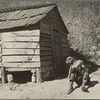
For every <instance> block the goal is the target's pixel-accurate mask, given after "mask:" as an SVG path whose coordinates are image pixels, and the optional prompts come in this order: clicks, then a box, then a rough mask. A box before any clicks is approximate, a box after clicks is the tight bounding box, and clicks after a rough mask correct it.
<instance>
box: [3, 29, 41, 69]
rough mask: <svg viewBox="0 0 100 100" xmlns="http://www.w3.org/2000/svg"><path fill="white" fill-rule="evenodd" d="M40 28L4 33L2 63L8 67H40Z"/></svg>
mask: <svg viewBox="0 0 100 100" xmlns="http://www.w3.org/2000/svg"><path fill="white" fill-rule="evenodd" d="M39 41H40V30H26V31H15V32H6V33H2V64H3V67H6V68H8V67H9V68H11V67H12V68H14V67H15V68H19V67H23V68H33V67H35V68H36V67H40V66H41V63H40V43H39Z"/></svg>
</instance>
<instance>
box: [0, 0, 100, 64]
mask: <svg viewBox="0 0 100 100" xmlns="http://www.w3.org/2000/svg"><path fill="white" fill-rule="evenodd" d="M47 3H56V4H57V5H58V9H59V11H60V13H61V16H62V18H63V20H64V22H65V24H66V26H67V29H68V31H69V33H70V34H69V36H68V40H69V44H70V47H71V48H73V49H74V50H76V49H77V50H78V52H79V53H82V54H84V55H85V56H86V57H88V58H89V60H90V61H93V62H94V63H96V64H98V65H100V61H99V58H100V50H99V49H100V46H99V45H100V40H99V39H100V35H99V34H100V28H99V27H100V18H99V10H100V2H99V1H91V2H89V1H77V2H76V1H74V2H68V1H55V2H51V1H50V0H49V1H42V2H40V1H38V2H37V1H32V0H29V1H18V0H16V1H0V11H3V10H4V9H9V8H11V7H14V8H19V7H20V6H33V5H37V4H47Z"/></svg>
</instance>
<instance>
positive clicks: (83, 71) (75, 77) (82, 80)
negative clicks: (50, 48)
mask: <svg viewBox="0 0 100 100" xmlns="http://www.w3.org/2000/svg"><path fill="white" fill-rule="evenodd" d="M66 64H69V65H70V69H69V74H68V78H69V84H70V85H69V90H68V94H70V93H71V92H72V91H73V83H74V82H76V83H77V84H78V86H81V85H82V87H81V89H82V91H84V92H85V91H86V88H85V85H89V83H90V77H89V68H87V67H86V66H84V64H83V61H82V60H75V59H74V58H72V57H70V56H69V57H68V58H67V59H66Z"/></svg>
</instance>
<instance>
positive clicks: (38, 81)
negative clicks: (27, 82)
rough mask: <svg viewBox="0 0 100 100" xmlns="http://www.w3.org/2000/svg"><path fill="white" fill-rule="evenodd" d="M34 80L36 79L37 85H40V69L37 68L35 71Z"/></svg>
mask: <svg viewBox="0 0 100 100" xmlns="http://www.w3.org/2000/svg"><path fill="white" fill-rule="evenodd" d="M36 78H37V83H41V82H42V81H43V80H42V75H41V68H37V70H36Z"/></svg>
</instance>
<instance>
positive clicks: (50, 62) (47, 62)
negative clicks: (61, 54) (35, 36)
mask: <svg viewBox="0 0 100 100" xmlns="http://www.w3.org/2000/svg"><path fill="white" fill-rule="evenodd" d="M51 64H52V61H51V60H48V61H41V66H48V65H51Z"/></svg>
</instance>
